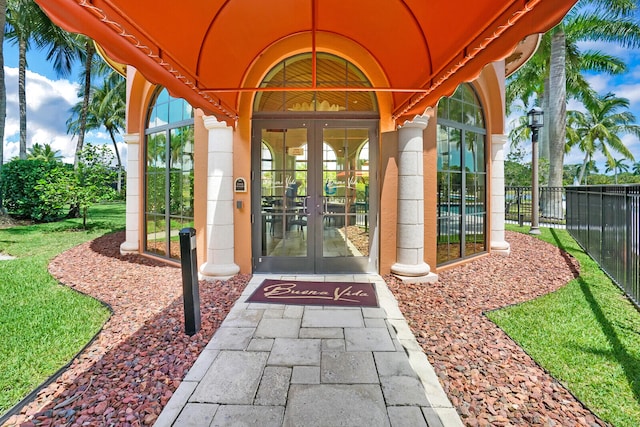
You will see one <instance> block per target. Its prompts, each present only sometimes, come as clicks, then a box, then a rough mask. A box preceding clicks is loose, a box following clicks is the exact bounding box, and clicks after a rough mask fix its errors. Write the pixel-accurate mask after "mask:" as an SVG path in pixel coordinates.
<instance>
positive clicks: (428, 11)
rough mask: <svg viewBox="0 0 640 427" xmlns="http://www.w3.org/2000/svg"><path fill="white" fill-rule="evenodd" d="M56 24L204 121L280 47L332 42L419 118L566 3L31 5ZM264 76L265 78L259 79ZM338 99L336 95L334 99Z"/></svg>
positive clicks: (201, 0)
mask: <svg viewBox="0 0 640 427" xmlns="http://www.w3.org/2000/svg"><path fill="white" fill-rule="evenodd" d="M36 2H37V3H38V4H40V6H41V7H42V8H43V9H44V10H45V12H47V13H48V14H49V16H50V17H51V18H52V19H53V21H54V22H56V23H57V24H59V25H61V26H62V27H64V28H65V29H67V30H69V31H72V32H79V33H83V34H87V35H88V36H90V37H91V38H93V39H94V40H96V41H97V42H98V43H99V44H100V45H101V46H102V47H103V48H104V49H105V51H106V52H107V53H108V54H109V56H111V57H112V58H113V59H115V60H117V61H118V62H121V63H124V64H130V65H132V66H134V67H135V68H137V69H138V70H139V71H140V72H142V73H143V74H144V75H145V77H147V79H149V80H150V81H152V82H154V83H159V84H162V85H164V86H166V87H167V88H168V89H169V90H170V91H171V92H172V93H173V94H174V95H176V96H180V97H183V98H185V99H187V100H188V101H189V102H190V103H191V104H192V105H194V106H197V107H200V108H203V109H204V110H205V111H206V112H207V113H209V114H216V115H217V116H218V117H220V118H221V119H225V120H228V121H233V120H235V118H236V117H237V111H236V110H235V106H236V105H237V97H238V94H239V92H240V91H250V90H255V89H256V88H251V87H244V86H243V82H244V81H245V78H246V76H247V74H248V73H249V70H250V68H251V66H252V64H254V62H255V61H256V60H257V59H258V58H259V57H260V56H261V55H262V54H263V53H264V52H265V51H266V50H267V49H268V48H269V47H270V46H273V45H274V44H276V43H278V42H280V41H282V40H285V39H286V38H288V37H293V36H300V35H308V38H307V39H308V46H307V49H308V51H314V50H315V44H316V42H315V41H316V36H317V35H318V34H321V33H322V34H332V35H337V36H339V37H342V38H344V39H346V40H349V41H350V42H352V43H355V44H356V45H358V46H360V47H362V49H363V50H364V51H366V52H368V53H369V54H370V55H371V57H372V58H373V59H374V60H375V61H376V62H377V64H379V66H380V68H381V69H382V71H383V73H384V75H385V77H386V84H385V85H380V84H378V85H377V86H375V87H374V90H380V91H390V92H392V95H393V101H394V105H395V111H394V117H395V118H396V119H402V118H406V117H410V116H412V115H414V114H420V113H421V112H422V111H424V109H425V108H426V106H428V105H434V104H435V102H437V100H438V99H439V98H440V97H441V96H443V95H447V94H450V93H452V92H453V90H455V88H456V87H457V85H458V84H459V83H460V82H462V81H469V80H472V79H473V78H474V77H476V76H477V75H478V74H479V72H480V71H481V70H482V68H483V67H484V66H485V65H486V64H487V63H489V62H492V61H495V60H498V59H502V58H504V57H506V56H507V55H509V54H510V53H511V52H512V51H513V49H514V47H515V46H516V45H517V43H518V42H519V41H521V40H522V39H523V38H524V37H525V36H527V35H529V34H534V33H539V32H544V31H546V30H548V29H549V28H551V27H552V26H553V25H555V24H557V23H558V22H559V21H560V20H561V19H562V17H563V16H564V15H565V14H566V13H567V11H568V10H569V8H570V7H571V6H572V5H573V4H574V3H575V2H576V0H528V1H526V0H502V1H496V0H273V1H268V0H180V1H176V0H36ZM265 71H266V70H265ZM341 89H344V88H341Z"/></svg>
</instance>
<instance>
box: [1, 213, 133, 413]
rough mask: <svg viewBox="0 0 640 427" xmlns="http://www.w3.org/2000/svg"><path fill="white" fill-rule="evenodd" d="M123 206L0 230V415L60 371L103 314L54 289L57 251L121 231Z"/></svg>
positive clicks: (95, 305) (105, 316)
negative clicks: (52, 266)
mask: <svg viewBox="0 0 640 427" xmlns="http://www.w3.org/2000/svg"><path fill="white" fill-rule="evenodd" d="M124 221H125V209H124V204H123V203H117V204H104V205H98V206H94V207H93V208H92V209H90V211H89V222H88V224H87V225H88V227H87V229H82V228H81V227H82V219H69V220H64V221H60V222H56V223H49V224H35V225H29V226H16V227H12V228H6V229H0V252H3V253H5V254H9V255H13V256H15V257H17V259H15V260H10V261H0V415H1V414H3V413H5V412H6V411H7V410H9V409H10V408H11V407H12V406H13V405H15V404H16V403H18V402H19V401H20V399H22V398H23V397H25V396H26V395H27V394H28V393H29V392H31V390H33V389H34V388H35V387H37V386H38V385H39V384H40V383H42V382H43V381H44V380H46V379H47V378H48V377H49V376H51V375H52V374H53V373H54V372H55V371H57V370H58V369H59V368H60V367H62V366H64V365H65V364H66V363H67V362H68V361H69V360H70V359H71V358H72V357H73V356H74V355H75V354H76V353H77V352H78V351H79V350H80V349H82V347H83V346H84V345H86V344H87V342H89V341H90V340H91V338H92V337H93V336H94V335H95V333H96V332H98V331H99V330H100V328H101V327H102V325H103V324H104V322H105V321H106V320H107V319H108V317H109V310H108V309H107V308H106V307H105V306H104V305H102V304H101V303H100V302H98V301H96V300H94V299H92V298H89V297H87V296H84V295H81V294H79V293H77V292H74V291H72V290H71V289H69V288H66V287H64V286H61V285H59V284H58V283H57V281H56V280H55V279H53V277H51V275H49V273H48V271H47V266H48V264H49V261H50V260H51V259H52V258H53V257H55V256H56V255H58V254H59V253H61V252H63V251H65V250H67V249H69V248H71V247H73V246H76V245H78V244H81V243H83V242H86V241H88V240H92V239H94V238H96V237H99V236H101V235H104V234H107V233H110V232H113V231H116V230H120V229H122V228H124Z"/></svg>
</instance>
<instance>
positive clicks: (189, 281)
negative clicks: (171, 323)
mask: <svg viewBox="0 0 640 427" xmlns="http://www.w3.org/2000/svg"><path fill="white" fill-rule="evenodd" d="M178 234H179V236H180V260H181V265H182V293H183V301H184V332H185V333H186V334H187V335H190V336H192V335H194V334H196V333H197V332H198V331H199V330H200V325H201V321H200V290H199V288H198V268H197V266H196V264H197V256H196V230H195V229H193V228H183V229H182V230H180V232H179V233H178Z"/></svg>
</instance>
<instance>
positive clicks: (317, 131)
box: [251, 119, 378, 273]
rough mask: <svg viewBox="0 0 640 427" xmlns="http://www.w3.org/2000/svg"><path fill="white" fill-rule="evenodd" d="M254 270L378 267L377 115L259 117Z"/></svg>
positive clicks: (322, 270) (255, 146)
mask: <svg viewBox="0 0 640 427" xmlns="http://www.w3.org/2000/svg"><path fill="white" fill-rule="evenodd" d="M252 135H253V136H252V147H253V148H252V150H253V151H252V171H253V173H252V185H251V188H252V196H251V197H252V207H253V208H252V209H253V212H252V221H253V233H252V235H253V241H252V247H253V254H252V255H253V269H254V271H255V272H292V273H347V272H349V273H357V272H377V269H378V266H377V259H378V245H377V241H376V240H377V239H376V230H377V212H378V206H377V197H376V195H377V194H378V188H377V174H376V171H377V165H376V161H377V150H378V121H377V120H321V119H308V120H302V119H301V120H297V119H282V120H280V119H276V120H268V119H254V120H253V134H252Z"/></svg>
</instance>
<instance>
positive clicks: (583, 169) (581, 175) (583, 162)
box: [578, 153, 589, 184]
mask: <svg viewBox="0 0 640 427" xmlns="http://www.w3.org/2000/svg"><path fill="white" fill-rule="evenodd" d="M588 162H589V154H588V153H587V154H585V155H584V160H583V161H582V168H580V175H579V176H578V184H580V183H582V178H584V173H585V171H586V170H587V163H588Z"/></svg>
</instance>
